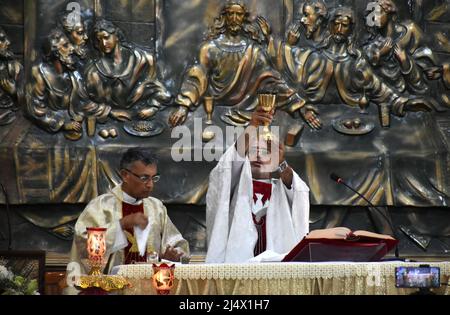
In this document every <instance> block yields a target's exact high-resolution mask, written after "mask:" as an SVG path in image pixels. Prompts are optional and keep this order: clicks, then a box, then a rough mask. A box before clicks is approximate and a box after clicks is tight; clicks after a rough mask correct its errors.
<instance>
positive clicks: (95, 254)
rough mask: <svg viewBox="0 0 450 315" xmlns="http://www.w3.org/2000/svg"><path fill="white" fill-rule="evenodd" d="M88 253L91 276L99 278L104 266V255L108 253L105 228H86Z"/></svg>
mask: <svg viewBox="0 0 450 315" xmlns="http://www.w3.org/2000/svg"><path fill="white" fill-rule="evenodd" d="M86 230H87V234H88V238H87V246H86V248H87V252H88V256H89V265H90V266H91V270H90V271H89V275H94V276H99V275H101V274H102V273H103V272H102V267H103V265H104V258H103V257H104V255H105V252H106V229H105V228H86Z"/></svg>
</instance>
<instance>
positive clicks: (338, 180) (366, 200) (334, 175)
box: [330, 173, 399, 258]
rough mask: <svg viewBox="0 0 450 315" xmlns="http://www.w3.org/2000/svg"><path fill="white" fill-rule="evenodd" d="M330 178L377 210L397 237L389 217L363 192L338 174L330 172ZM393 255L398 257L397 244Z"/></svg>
mask: <svg viewBox="0 0 450 315" xmlns="http://www.w3.org/2000/svg"><path fill="white" fill-rule="evenodd" d="M330 178H331V179H332V180H333V181H335V182H336V183H338V184H342V185H344V186H345V187H347V188H348V189H350V190H351V191H353V192H354V193H355V194H357V195H358V196H359V197H361V198H362V199H363V200H364V201H365V202H367V203H368V205H369V206H370V207H372V208H373V209H375V210H376V211H378V213H379V214H381V216H382V217H383V219H384V220H385V221H386V222H387V223H388V225H389V227H390V228H391V230H392V233H393V234H394V237H395V238H397V236H396V233H395V229H394V225H393V224H392V221H391V219H389V218H388V217H387V216H386V215H385V214H384V213H383V212H382V211H381V210H380V209H378V208H377V207H375V205H374V204H373V203H372V202H370V200H369V199H367V198H366V197H364V195H363V194H361V193H360V192H359V191H357V190H356V189H354V188H353V187H351V186H350V185H348V184H347V183H346V182H345V181H344V180H343V179H342V178H341V177H340V176H338V175H336V174H335V173H331V174H330ZM395 257H396V258H399V253H398V245H397V246H395Z"/></svg>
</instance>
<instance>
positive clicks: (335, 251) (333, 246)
mask: <svg viewBox="0 0 450 315" xmlns="http://www.w3.org/2000/svg"><path fill="white" fill-rule="evenodd" d="M397 244H398V240H396V239H394V238H393V237H392V236H390V235H384V234H377V233H373V232H369V231H354V232H352V231H351V230H350V229H348V228H346V227H337V228H332V229H324V230H314V231H311V232H310V233H309V234H308V235H307V236H305V237H304V238H303V240H301V241H300V243H298V244H297V245H296V246H295V247H294V248H293V249H292V250H291V251H290V252H289V253H288V254H287V255H286V256H285V257H284V259H283V260H282V261H311V262H312V261H316V262H319V261H358V262H368V261H380V260H381V259H382V258H383V257H384V256H385V255H386V254H387V253H388V252H389V251H391V250H392V249H393V248H395V246H396V245H397Z"/></svg>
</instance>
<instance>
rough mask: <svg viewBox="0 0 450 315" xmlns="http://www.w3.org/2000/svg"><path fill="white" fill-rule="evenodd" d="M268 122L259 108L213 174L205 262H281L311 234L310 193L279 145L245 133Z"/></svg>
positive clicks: (207, 216) (267, 117)
mask: <svg viewBox="0 0 450 315" xmlns="http://www.w3.org/2000/svg"><path fill="white" fill-rule="evenodd" d="M272 118H273V112H271V113H267V112H264V111H262V110H261V109H259V108H257V109H256V111H255V112H254V113H253V114H252V117H251V121H250V125H249V127H247V129H246V130H245V132H244V133H243V134H242V135H241V136H240V137H239V138H238V140H237V142H236V143H235V144H234V145H233V146H231V147H230V148H229V149H228V150H227V151H226V152H225V154H224V155H223V156H222V157H221V159H220V161H219V163H218V164H217V166H216V167H215V168H214V169H213V170H212V171H211V174H210V176H209V188H208V192H207V195H206V229H207V242H208V252H207V255H206V262H207V263H241V262H246V261H262V260H263V259H262V258H263V257H265V258H268V257H271V259H273V260H274V261H281V259H282V258H283V257H284V255H285V254H287V253H288V252H289V251H290V250H291V249H292V248H293V247H294V246H295V245H296V244H297V243H298V242H299V241H300V240H301V239H302V238H303V237H304V236H305V235H306V234H307V233H308V231H309V188H308V186H307V185H306V184H305V183H304V182H303V181H302V180H301V179H300V177H299V176H298V174H297V173H296V172H295V171H294V170H293V169H292V168H291V167H290V166H289V165H288V164H287V162H286V160H285V159H284V146H283V144H282V143H279V141H278V139H277V138H276V137H273V139H272V140H271V141H267V138H265V137H264V135H263V134H259V136H258V133H257V132H253V136H252V132H249V131H251V129H252V128H253V129H252V130H255V129H256V128H258V127H259V126H262V125H263V124H270V122H271V121H272ZM255 127H256V128H255ZM259 129H260V128H258V129H257V130H259ZM255 135H256V136H255ZM260 254H262V255H261V256H259V257H256V256H258V255H260ZM259 258H261V260H258V259H259Z"/></svg>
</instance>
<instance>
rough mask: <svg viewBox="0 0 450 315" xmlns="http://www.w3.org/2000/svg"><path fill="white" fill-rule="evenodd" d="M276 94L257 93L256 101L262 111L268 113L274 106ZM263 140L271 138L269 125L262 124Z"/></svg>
mask: <svg viewBox="0 0 450 315" xmlns="http://www.w3.org/2000/svg"><path fill="white" fill-rule="evenodd" d="M276 98H277V96H276V95H275V94H258V103H259V106H260V107H261V108H262V110H263V111H265V112H266V113H270V112H271V111H272V110H273V109H274V108H275V101H276ZM263 137H264V140H266V141H270V140H272V133H271V132H270V129H269V125H264V128H263Z"/></svg>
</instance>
